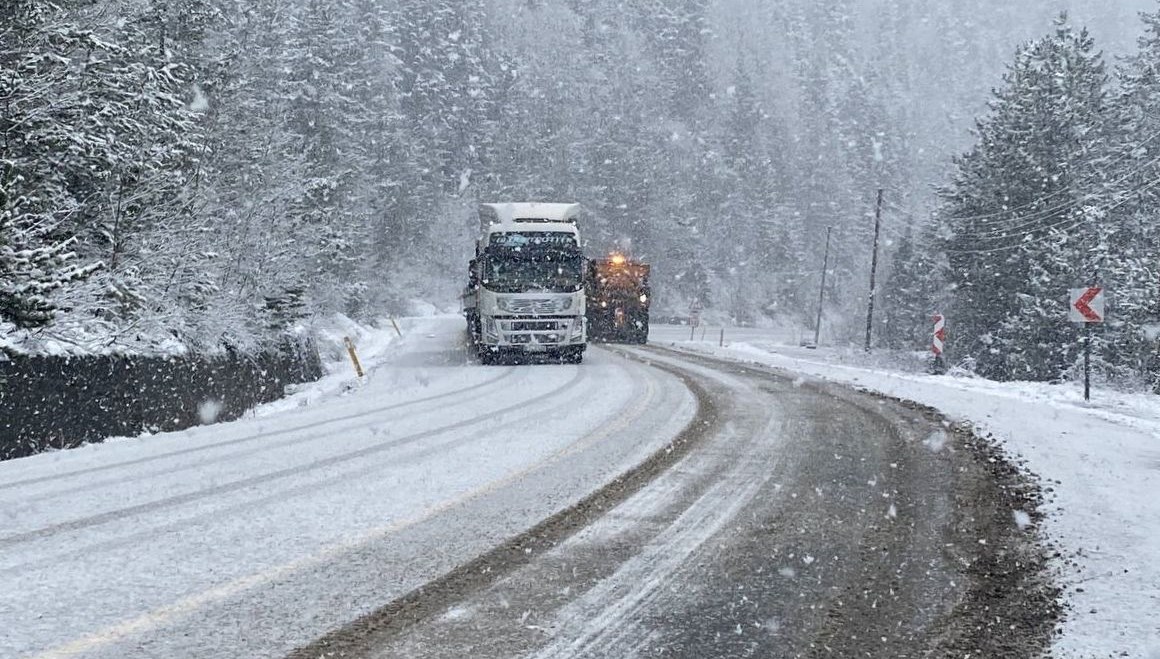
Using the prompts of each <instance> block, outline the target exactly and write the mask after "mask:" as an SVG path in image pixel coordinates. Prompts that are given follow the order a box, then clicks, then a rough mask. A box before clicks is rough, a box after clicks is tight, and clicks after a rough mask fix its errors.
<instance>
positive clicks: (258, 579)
mask: <svg viewBox="0 0 1160 659" xmlns="http://www.w3.org/2000/svg"><path fill="white" fill-rule="evenodd" d="M619 368H621V369H623V370H627V368H626V367H625V366H622V365H621V366H619ZM580 370H583V371H586V370H588V369H580ZM647 377H648V379H647V381H646V383H645V385H644V387H643V388H644V391H645V393H644V394H643V395H641V396H639V397H635V399H630V402H629V403H628V404H627V405H626V406H625V407H623V408H621V410H620V411H619V413H618V414H617V415H616V416H614V417H613V418H612V419H610V420H608V421H606V422H604V423H602V424H601V425H600V426H599V427H597V428H595V429H593V430H592V431H590V432H588V433H586V434H585V435H583V436H581V437H579V438H578V439H577V440H575V441H574V442H571V443H570V444H568V445H566V446H563V447H561V448H559V449H558V450H556V451H555V452H553V453H552V454H550V455H547V456H545V457H544V458H543V459H541V460H539V461H537V462H535V463H533V464H531V465H528V466H526V467H524V468H523V469H520V470H519V471H517V472H514V473H510V474H507V475H505V476H504V477H502V478H499V479H496V480H493V481H491V482H489V483H485V484H483V485H481V486H479V487H478V488H476V489H474V490H471V491H469V492H465V493H463V494H462V495H459V496H457V497H454V498H452V499H448V500H445V501H442V502H440V503H438V504H436V505H434V506H432V507H430V508H428V509H427V510H424V511H422V512H420V513H418V514H416V515H414V516H412V517H410V518H407V519H403V520H399V521H396V522H393V523H391V524H389V525H386V526H383V527H379V528H376V529H372V530H370V531H368V532H366V533H364V534H362V535H360V536H359V537H358V538H355V539H352V540H346V541H340V542H336V543H333V544H331V545H329V546H327V547H324V548H323V549H322V550H320V551H318V552H316V553H314V554H312V555H310V556H307V557H304V558H302V559H299V560H296V561H293V562H291V563H288V564H284V565H280V566H276V567H273V568H271V569H269V570H266V571H264V572H261V573H258V574H252V575H248V576H245V577H241V578H238V579H235V580H233V581H230V582H227V583H224V584H220V585H217V586H214V587H212V588H210V589H208V590H205V591H202V592H199V593H196V594H193V595H189V596H187V597H184V598H182V599H181V600H179V601H177V602H174V603H172V604H169V605H167V606H164V607H161V608H158V609H155V610H153V611H150V612H148V613H146V614H143V615H140V616H137V617H135V618H132V619H129V620H125V621H123V622H120V623H118V624H116V625H114V626H111V627H108V628H105V629H102V630H100V631H97V632H95V633H93V634H90V635H88V636H86V637H84V638H80V639H77V640H74V641H72V642H69V643H66V644H63V645H60V646H56V647H53V648H50V649H48V650H45V651H43V652H39V653H37V654H36V655H34V656H35V659H64V658H66V657H75V656H77V655H79V654H82V653H87V652H94V651H98V650H100V649H102V648H107V647H109V646H111V645H114V644H116V643H118V642H121V641H123V640H125V639H127V638H129V637H131V636H134V635H138V634H142V633H144V632H147V631H148V630H151V629H156V628H158V627H161V626H163V625H165V624H167V623H169V622H170V621H172V620H175V619H177V618H180V617H183V616H188V615H190V614H192V613H194V612H195V611H197V610H199V609H202V608H205V607H208V606H211V605H213V604H215V603H217V602H221V601H224V600H227V599H229V598H232V597H237V596H239V595H241V594H242V593H244V592H246V591H249V590H252V589H255V588H259V587H262V586H263V585H266V584H269V583H272V582H276V581H283V580H287V579H290V578H292V575H294V574H295V573H298V572H302V571H305V570H307V569H309V568H311V567H315V566H319V565H323V564H327V563H333V562H336V561H338V560H339V559H340V558H341V557H342V556H343V555H345V554H347V553H349V552H351V551H354V550H356V549H358V548H359V547H363V546H366V545H368V544H370V543H371V542H373V541H376V540H380V539H382V538H383V537H386V536H389V535H392V534H395V533H399V532H401V531H404V530H405V529H407V528H410V527H413V526H416V525H418V524H420V523H423V522H426V521H428V520H430V519H432V518H434V517H436V516H438V515H441V514H444V513H447V512H449V511H451V510H454V509H455V508H459V507H462V506H465V505H467V504H469V503H471V502H473V501H475V500H478V499H481V498H483V497H486V496H489V495H492V494H495V493H496V492H499V491H501V490H503V489H504V488H508V487H512V486H514V485H516V484H518V483H519V481H521V480H523V479H524V478H526V477H528V476H529V475H530V474H532V473H534V472H536V471H539V470H542V469H543V468H545V467H546V466H547V465H550V464H553V463H557V462H559V461H561V460H563V459H564V458H566V457H568V456H571V455H574V454H576V453H578V452H580V451H583V450H585V449H587V448H590V447H591V446H593V445H595V444H597V443H599V442H601V441H605V440H607V439H608V438H609V437H613V436H615V435H616V434H617V433H620V432H623V431H625V430H627V429H629V428H631V427H632V425H633V424H634V423H635V422H636V421H637V420H639V419H640V418H641V417H642V416H643V415H645V414H647V413H648V412H649V411H650V408H651V406H652V404H653V402H654V400H655V398H656V395H657V391H658V387H657V382H658V381H659V380H658V378H657V377H656V376H655V375H653V374H649V375H648V376H647ZM579 379H587V378H576V379H573V380H572V381H570V382H569V383H568V384H566V385H564V386H563V387H560V388H557V389H556V390H554V391H553V392H551V393H549V394H545V396H540V397H537V398H536V399H534V400H539V399H541V398H544V397H547V396H555V395H558V394H559V393H560V392H561V391H563V390H565V389H568V388H571V387H572V386H574V385H575V384H576V382H577V380H579ZM528 402H529V401H525V402H524V403H523V404H521V405H527V404H528ZM505 411H507V410H501V411H499V412H496V413H501V412H505ZM513 423H514V422H513ZM672 448H673V447H672V446H670V447H669V449H667V450H664V451H662V453H664V454H668V453H672V452H673V451H672ZM647 468H648V467H647V465H642V466H640V467H637V468H636V469H635V470H634V471H640V470H642V469H647ZM624 478H625V477H622V478H621V479H618V480H617V481H616V483H614V484H613V485H612V486H610V487H625V485H624V483H623V479H624ZM629 487H631V486H629ZM607 489H608V488H606V490H607ZM604 496H607V492H606V491H604V490H602V491H601V492H598V493H597V494H596V495H592V496H590V497H589V498H588V499H585V501H586V502H590V501H591V500H593V499H594V498H596V499H600V498H603V497H604ZM565 512H567V511H565ZM564 514H565V513H564V512H562V513H558V514H557V515H556V516H554V517H553V518H552V519H556V518H558V517H560V516H561V515H564ZM537 528H539V527H537ZM529 533H534V531H532V532H529ZM520 537H523V536H520ZM509 544H510V542H509V543H506V544H505V545H503V546H504V547H507V546H508V545H509ZM497 551H498V550H497Z"/></svg>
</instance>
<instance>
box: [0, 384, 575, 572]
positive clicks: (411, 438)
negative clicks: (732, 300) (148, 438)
mask: <svg viewBox="0 0 1160 659" xmlns="http://www.w3.org/2000/svg"><path fill="white" fill-rule="evenodd" d="M587 376H588V369H582V368H577V369H576V373H575V375H574V376H573V377H572V378H571V379H570V380H568V381H567V382H566V383H565V384H563V385H562V386H560V387H557V388H555V389H552V390H550V391H547V392H544V393H542V394H539V395H537V396H535V397H533V398H531V399H528V400H522V401H519V402H518V403H515V404H513V405H509V406H507V407H504V408H501V409H498V410H487V413H486V415H482V416H475V417H472V418H469V419H465V420H463V421H457V422H455V423H452V424H448V425H444V426H440V427H438V428H432V429H429V430H425V431H423V432H419V433H413V434H411V435H405V436H403V437H399V438H396V439H392V440H390V441H387V442H383V443H380V444H375V445H372V446H368V447H366V448H362V449H359V450H356V451H351V452H347V453H342V454H339V455H335V456H331V457H329V458H324V459H322V460H317V461H315V462H312V463H309V464H306V465H298V466H295V467H289V468H286V469H280V470H278V471H273V472H269V473H266V474H262V475H260V476H253V477H251V478H245V479H242V480H237V481H232V482H230V483H225V484H222V485H218V486H215V487H210V488H206V489H203V490H197V491H194V492H188V493H186V494H180V495H176V496H172V497H168V498H165V499H161V500H158V501H150V502H147V503H142V504H137V505H133V506H128V507H125V508H120V509H117V510H110V511H108V512H104V513H99V514H97V515H92V516H89V517H85V518H81V519H76V520H72V521H69V522H61V523H58V524H52V525H50V526H46V527H42V528H40V529H36V530H33V531H26V532H22V533H17V534H13V535H9V536H5V537H0V549H4V548H7V547H11V546H13V545H17V544H20V543H23V542H28V541H31V540H37V539H41V538H46V537H50V536H53V535H58V534H60V533H64V532H68V531H76V530H80V529H85V528H91V527H94V526H99V525H102V524H107V523H109V522H113V521H116V520H119V519H123V518H128V517H132V516H135V515H141V514H145V513H152V512H157V511H159V510H165V509H171V508H175V507H177V506H181V505H184V504H187V503H191V502H193V501H198V500H200V499H205V498H208V497H212V496H217V495H220V494H226V493H230V492H236V491H239V490H243V489H246V488H248V487H254V486H257V485H262V484H265V483H269V482H273V481H277V480H279V479H282V478H287V477H290V476H295V475H298V474H302V473H305V472H308V471H312V470H316V469H322V468H325V467H329V466H333V465H338V464H344V463H347V462H351V461H352V460H358V459H360V458H364V457H367V456H372V455H375V454H378V453H381V452H383V451H387V450H389V449H392V448H397V447H399V446H405V445H407V444H412V443H414V442H417V441H420V440H423V439H427V438H430V437H435V436H438V435H440V434H442V433H445V432H449V431H453V430H460V429H463V428H468V427H471V426H474V425H479V424H481V423H486V422H489V421H493V420H494V417H496V416H498V415H501V414H507V413H510V412H518V411H519V410H521V409H524V408H526V407H528V406H531V405H534V404H536V403H539V402H541V401H544V400H548V399H550V398H554V397H556V396H559V395H560V394H561V393H563V392H565V391H567V390H569V389H572V388H573V387H575V386H577V385H579V384H580V383H581V382H583V381H584V380H585V379H586V377H587Z"/></svg>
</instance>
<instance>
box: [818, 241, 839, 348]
mask: <svg viewBox="0 0 1160 659" xmlns="http://www.w3.org/2000/svg"><path fill="white" fill-rule="evenodd" d="M833 231H834V227H826V255H825V256H824V257H823V258H822V286H821V289H820V291H819V292H818V322H816V323H814V347H817V345H818V340H819V339H820V338H821V336H822V305H823V304H824V303H825V300H826V271H827V270H829V269H830V234H831V233H833Z"/></svg>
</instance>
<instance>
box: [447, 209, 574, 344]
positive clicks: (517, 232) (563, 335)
mask: <svg viewBox="0 0 1160 659" xmlns="http://www.w3.org/2000/svg"><path fill="white" fill-rule="evenodd" d="M580 210H581V209H580V206H579V204H547V203H503V204H483V205H482V206H481V208H480V212H479V215H480V236H479V240H478V242H477V244H476V248H475V258H474V259H472V260H471V264H470V266H469V268H468V269H469V272H468V284H467V288H466V290H465V291H464V293H463V313H464V316H466V318H467V332H468V337H469V338H470V340H471V343H472V344H473V345H474V347H475V349H476V353H477V354H478V355H479V360H480V362H482V363H484V364H494V363H499V362H502V361H505V360H508V359H511V358H520V357H523V358H525V359H526V358H527V357H529V356H536V355H542V356H544V357H548V358H553V359H558V360H561V361H564V362H568V363H573V364H579V363H580V362H581V361H582V360H583V359H584V349H585V348H586V347H587V343H588V332H587V326H586V320H585V288H584V284H585V274H586V269H587V261H586V260H585V259H584V255H583V253H582V252H581V246H580V229H579V228H578V226H577V221H578V217H579V215H580Z"/></svg>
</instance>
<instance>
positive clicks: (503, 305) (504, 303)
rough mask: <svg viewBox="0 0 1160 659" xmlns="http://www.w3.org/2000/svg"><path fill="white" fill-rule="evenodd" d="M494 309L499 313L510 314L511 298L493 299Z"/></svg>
mask: <svg viewBox="0 0 1160 659" xmlns="http://www.w3.org/2000/svg"><path fill="white" fill-rule="evenodd" d="M495 308H496V309H499V310H500V311H503V312H508V313H510V312H511V310H512V301H511V298H507V297H497V298H496V299H495Z"/></svg>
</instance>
